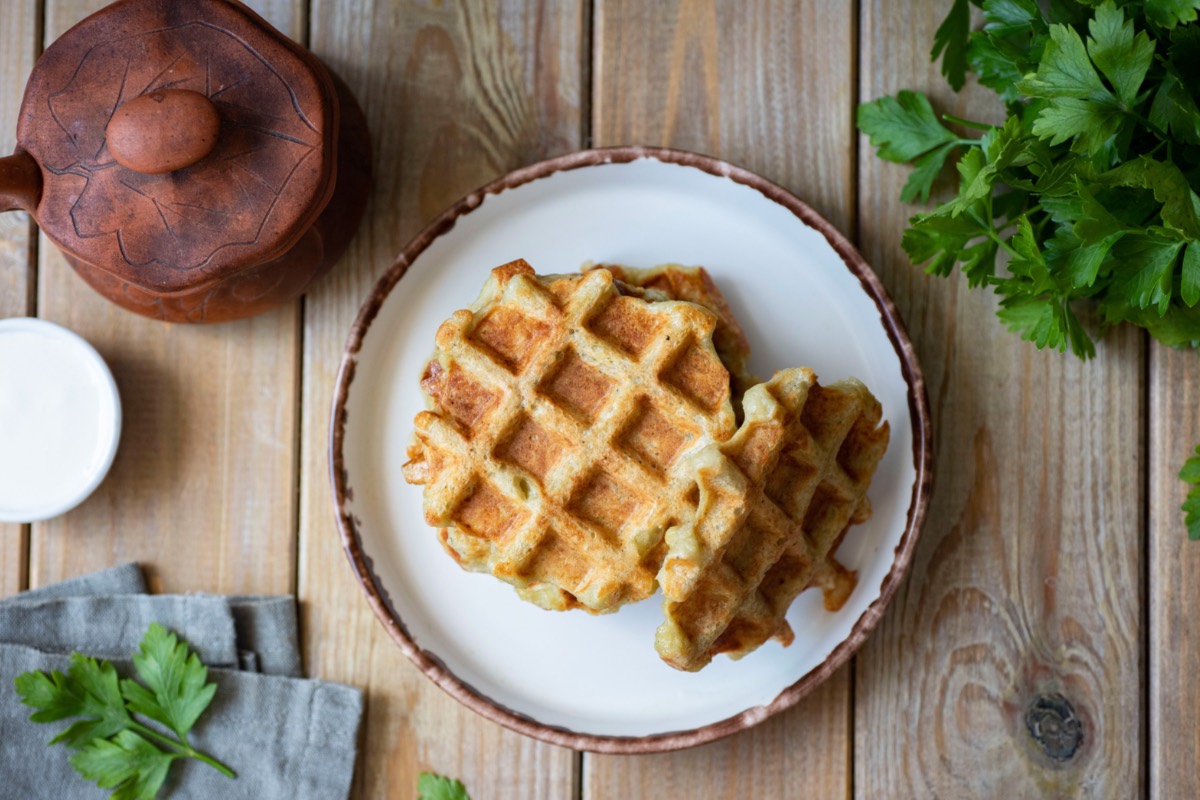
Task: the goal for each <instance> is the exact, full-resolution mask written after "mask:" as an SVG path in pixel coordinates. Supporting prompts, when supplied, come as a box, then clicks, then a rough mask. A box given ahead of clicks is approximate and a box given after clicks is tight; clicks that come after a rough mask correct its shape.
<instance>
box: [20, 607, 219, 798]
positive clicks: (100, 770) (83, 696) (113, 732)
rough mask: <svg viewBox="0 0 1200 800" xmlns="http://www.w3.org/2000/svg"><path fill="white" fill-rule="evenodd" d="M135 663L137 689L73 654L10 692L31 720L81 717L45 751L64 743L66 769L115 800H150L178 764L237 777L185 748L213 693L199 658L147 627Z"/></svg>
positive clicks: (101, 663) (23, 678)
mask: <svg viewBox="0 0 1200 800" xmlns="http://www.w3.org/2000/svg"><path fill="white" fill-rule="evenodd" d="M133 664H134V667H135V669H136V670H137V674H138V676H139V677H140V678H141V679H142V683H138V682H137V681H135V680H130V679H121V678H119V676H118V675H117V671H116V669H115V668H114V667H113V665H112V664H111V663H110V662H108V661H105V660H103V659H100V660H97V659H94V658H90V657H88V656H85V655H81V654H79V653H74V654H72V656H71V666H70V668H69V669H68V670H67V672H66V673H65V674H64V673H62V672H59V671H58V670H54V671H53V672H51V673H50V674H49V675H47V674H46V673H45V672H41V671H34V672H26V673H24V674H22V675H18V676H17V678H16V681H15V685H16V689H17V692H18V693H19V694H20V695H21V700H22V702H24V703H25V705H27V706H30V707H31V708H35V709H37V711H35V712H34V713H33V714H32V715H31V716H30V719H32V720H33V721H34V722H57V721H59V720H64V719H70V718H75V717H77V718H78V719H76V721H75V722H73V723H71V725H70V726H69V727H68V728H67V729H66V730H64V731H63V732H62V733H60V734H58V735H57V736H55V737H54V738H53V739H51V740H50V744H57V743H59V742H63V743H65V744H66V745H67V747H69V748H70V749H72V750H75V751H76V752H75V753H74V754H73V755H71V757H70V759H69V760H70V763H71V766H73V767H74V768H75V770H76V771H77V772H78V773H79V774H80V775H82V776H83V777H84V778H86V779H87V780H90V781H95V783H96V784H97V785H98V786H100V787H101V788H102V789H115V791H114V792H113V794H112V799H113V800H152V799H153V798H154V797H155V796H157V794H158V791H159V789H160V788H161V787H162V785H163V782H164V781H166V779H167V772H168V770H170V768H171V764H172V763H174V762H175V761H176V760H178V759H180V758H194V759H197V760H199V761H203V762H204V763H205V764H208V765H209V766H211V767H213V768H214V769H216V770H217V771H218V772H220V773H221V774H222V775H225V776H227V777H230V778H232V777H235V776H234V772H233V770H231V769H230V768H229V767H227V766H225V765H224V764H222V763H221V762H219V761H217V760H216V759H214V758H213V757H212V756H209V755H207V754H205V753H202V752H200V751H199V750H196V749H195V748H194V747H192V746H191V745H190V744H189V743H188V732H189V731H191V729H192V728H193V727H194V726H195V724H196V721H197V720H198V719H199V718H200V715H201V714H202V713H204V710H205V709H207V708H208V705H209V703H211V702H212V699H213V694H214V693H215V692H216V690H217V686H216V684H214V683H208V668H207V667H205V666H204V665H203V664H201V663H200V659H199V658H198V657H197V656H196V654H195V653H192V652H191V651H190V650H189V649H188V647H187V645H186V644H184V643H182V642H180V641H179V640H178V638H177V637H176V636H175V635H174V634H172V633H169V632H168V631H167V630H166V629H165V628H164V627H163V626H161V625H159V624H158V623H152V624H151V625H150V628H149V630H147V631H146V635H145V637H144V638H143V639H142V642H141V646H140V648H139V650H138V652H137V653H135V654H134V656H133ZM135 714H137V715H140V716H143V717H146V718H148V719H150V720H154V721H155V722H158V723H161V724H162V725H163V726H165V727H166V728H167V729H168V730H169V731H170V733H166V732H164V731H160V730H156V729H155V728H153V727H150V726H149V725H147V724H144V723H143V722H141V721H139V720H138V719H137V718H136V717H135V716H134V715H135ZM172 734H173V735H172Z"/></svg>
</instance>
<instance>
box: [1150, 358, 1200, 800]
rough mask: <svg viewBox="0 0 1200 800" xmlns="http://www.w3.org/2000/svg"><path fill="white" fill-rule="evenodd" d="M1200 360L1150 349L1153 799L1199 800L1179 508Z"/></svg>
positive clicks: (1189, 548)
mask: <svg viewBox="0 0 1200 800" xmlns="http://www.w3.org/2000/svg"><path fill="white" fill-rule="evenodd" d="M1197 408H1200V353H1197V352H1196V351H1195V350H1171V349H1170V348H1167V347H1163V346H1162V345H1159V344H1157V343H1155V344H1152V345H1151V346H1150V404H1149V412H1150V436H1149V448H1150V454H1149V459H1148V461H1149V493H1150V498H1149V499H1150V530H1149V558H1150V564H1149V566H1148V568H1147V574H1148V575H1149V576H1151V577H1150V581H1149V586H1148V589H1149V598H1148V602H1149V605H1150V609H1149V611H1150V614H1149V617H1150V663H1149V665H1148V668H1149V672H1150V676H1149V683H1150V709H1149V711H1150V746H1149V760H1150V797H1152V798H1164V800H1165V798H1173V797H1200V775H1197V773H1196V763H1197V761H1198V760H1200V707H1198V706H1197V702H1196V689H1195V687H1196V665H1197V664H1200V632H1198V631H1197V626H1196V622H1195V609H1196V607H1197V603H1198V601H1200V543H1197V542H1192V541H1189V540H1188V538H1187V531H1186V529H1185V528H1184V524H1183V514H1182V512H1181V511H1180V510H1179V506H1180V504H1181V503H1183V498H1184V494H1185V490H1186V487H1185V485H1184V483H1183V482H1182V481H1181V480H1179V469H1180V467H1182V466H1183V462H1184V461H1185V460H1187V458H1188V457H1189V456H1191V455H1193V454H1194V453H1195V448H1196V445H1197V444H1198V443H1200V415H1197V413H1196V409H1197Z"/></svg>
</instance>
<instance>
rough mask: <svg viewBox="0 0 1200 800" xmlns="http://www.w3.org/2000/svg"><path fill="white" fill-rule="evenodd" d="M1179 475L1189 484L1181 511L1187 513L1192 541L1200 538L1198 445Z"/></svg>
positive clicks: (1199, 450)
mask: <svg viewBox="0 0 1200 800" xmlns="http://www.w3.org/2000/svg"><path fill="white" fill-rule="evenodd" d="M1179 477H1180V479H1181V480H1182V481H1183V482H1184V483H1188V484H1191V489H1189V490H1188V494H1187V499H1186V500H1184V501H1183V513H1184V514H1186V515H1187V517H1186V518H1185V520H1184V521H1185V522H1186V523H1187V530H1188V538H1190V539H1191V540H1192V541H1196V540H1197V539H1200V447H1197V448H1196V455H1194V456H1192V457H1191V458H1189V459H1188V460H1187V462H1186V463H1185V464H1184V465H1183V469H1181V470H1180V471H1179Z"/></svg>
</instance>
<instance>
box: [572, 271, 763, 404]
mask: <svg viewBox="0 0 1200 800" xmlns="http://www.w3.org/2000/svg"><path fill="white" fill-rule="evenodd" d="M583 269H584V271H587V270H592V269H606V270H608V271H609V272H611V273H612V274H613V277H614V278H616V279H617V280H619V281H622V282H624V283H626V284H629V285H630V286H636V287H638V288H642V289H650V290H657V291H658V292H661V293H662V295H663V296H664V297H666V298H669V299H671V300H686V301H687V302H689V303H695V304H696V305H698V306H703V307H704V308H707V309H708V310H709V311H711V312H713V313H714V314H716V315H717V327H716V330H714V331H713V337H712V338H713V347H714V348H715V349H716V351H717V355H718V356H720V357H721V363H723V364H724V365H725V367H726V368H727V369H728V370H729V374H730V376H731V377H732V379H733V386H732V389H733V397H734V401H735V404H737V403H739V402H740V398H741V396H742V395H743V394H745V392H746V390H747V389H749V388H750V387H751V386H753V385H754V384H756V383H758V379H757V378H755V377H754V376H753V375H752V374H751V373H750V369H749V361H750V340H749V339H747V338H746V334H745V332H743V331H742V326H741V325H739V324H738V321H737V318H736V317H735V316H734V315H733V309H731V308H730V307H729V303H728V302H727V301H726V300H725V295H723V294H721V290H720V289H718V288H717V284H716V283H714V282H713V279H712V277H711V276H709V274H708V270H706V269H705V268H704V267H685V266H682V265H680V264H662V265H660V266H657V267H652V268H650V269H641V268H636V267H626V266H621V265H618V264H592V263H589V264H585V265H584V267H583Z"/></svg>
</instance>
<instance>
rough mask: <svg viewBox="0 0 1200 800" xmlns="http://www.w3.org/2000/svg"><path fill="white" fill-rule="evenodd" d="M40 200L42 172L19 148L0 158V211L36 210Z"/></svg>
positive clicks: (29, 156)
mask: <svg viewBox="0 0 1200 800" xmlns="http://www.w3.org/2000/svg"><path fill="white" fill-rule="evenodd" d="M41 199H42V170H41V169H40V168H39V167H38V163H37V162H36V161H34V160H33V156H31V155H29V153H27V152H25V151H24V150H22V149H21V148H19V147H18V148H17V151H16V152H15V153H13V154H12V155H11V156H8V157H7V158H0V211H16V210H18V209H20V210H22V211H28V212H29V213H30V214H32V213H34V211H36V210H37V207H38V202H39V201H40V200H41Z"/></svg>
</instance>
